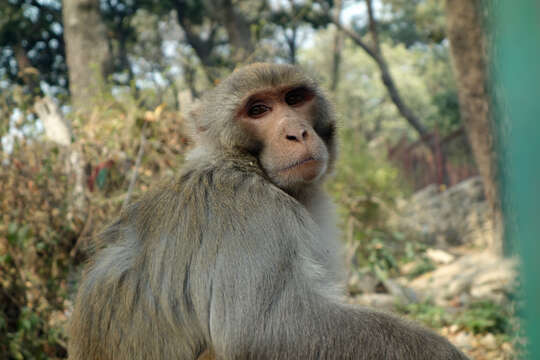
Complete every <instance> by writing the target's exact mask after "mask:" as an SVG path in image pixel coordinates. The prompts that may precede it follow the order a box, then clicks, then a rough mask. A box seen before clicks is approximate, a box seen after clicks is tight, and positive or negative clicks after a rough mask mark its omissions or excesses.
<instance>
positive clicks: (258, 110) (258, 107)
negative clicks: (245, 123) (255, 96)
mask: <svg viewBox="0 0 540 360" xmlns="http://www.w3.org/2000/svg"><path fill="white" fill-rule="evenodd" d="M269 110H270V107H269V106H266V105H264V104H254V105H252V106H250V108H249V109H248V111H247V114H248V116H249V117H251V118H258V117H261V116H262V115H263V114H264V113H265V112H267V111H269Z"/></svg>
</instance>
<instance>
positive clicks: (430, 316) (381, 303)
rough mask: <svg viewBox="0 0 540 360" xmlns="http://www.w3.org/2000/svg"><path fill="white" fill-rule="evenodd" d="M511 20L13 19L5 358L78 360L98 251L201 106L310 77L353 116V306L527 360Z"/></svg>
mask: <svg viewBox="0 0 540 360" xmlns="http://www.w3.org/2000/svg"><path fill="white" fill-rule="evenodd" d="M501 3H504V1H502V0H500V1H495V0H494V1H482V0H447V1H442V0H341V1H340V0H320V1H310V0H266V1H250V0H213V1H211V0H201V1H193V0H161V1H158V0H62V1H61V0H1V1H0V139H1V142H0V358H1V359H62V358H66V357H67V352H66V343H67V341H68V338H67V334H66V322H67V321H68V319H69V316H70V312H71V309H72V300H73V296H74V294H75V292H76V288H77V282H78V279H79V278H80V273H81V267H82V265H83V264H84V262H85V260H86V259H87V258H88V256H90V255H91V254H92V247H93V243H92V238H93V236H94V235H95V234H96V233H97V232H98V231H99V230H100V229H102V228H103V226H105V225H106V224H107V223H108V222H109V221H111V219H113V218H114V217H115V216H116V214H118V213H119V211H120V210H121V208H122V207H123V206H125V205H126V204H127V203H128V202H130V201H133V200H135V199H137V198H138V197H139V196H140V195H141V194H142V193H144V192H145V191H146V190H147V189H148V188H150V187H151V186H154V185H156V184H157V183H158V182H160V181H162V180H163V179H166V178H169V177H171V176H173V175H174V174H175V172H176V171H177V170H178V169H179V168H180V167H181V166H182V162H183V158H184V155H185V153H186V150H187V149H189V147H190V141H189V138H188V137H187V134H186V129H185V127H184V122H185V119H186V117H187V116H189V111H190V109H191V108H193V106H194V105H195V104H196V103H197V99H198V98H200V96H201V94H203V93H204V91H205V90H207V89H209V88H211V87H212V86H213V85H215V84H217V83H219V81H220V80H221V79H223V77H225V76H226V75H227V74H229V73H230V72H231V71H233V70H234V69H235V67H238V66H241V65H243V64H248V63H252V62H255V61H265V62H277V63H291V64H299V65H301V66H302V67H303V68H304V69H306V71H307V72H308V73H309V74H312V75H313V76H314V77H315V78H316V79H318V80H319V81H320V82H321V84H322V86H323V88H324V89H325V90H326V92H327V93H328V96H329V97H330V98H331V99H332V101H333V103H334V105H335V108H336V110H337V113H338V116H339V124H340V137H341V150H340V156H341V158H340V161H339V163H338V165H337V168H336V171H335V174H334V175H333V177H332V178H331V180H330V182H329V184H328V190H329V191H330V193H331V194H332V195H333V197H334V198H335V200H336V202H337V204H338V208H339V216H340V217H339V218H340V228H341V231H342V238H343V242H344V244H345V248H346V254H345V255H346V260H345V261H346V264H347V270H348V280H347V290H348V295H349V301H350V302H351V303H357V304H365V305H370V306H375V307H377V308H379V309H384V310H387V311H394V312H397V313H400V314H403V315H404V316H407V317H409V318H412V319H416V320H418V321H420V322H422V323H423V324H425V325H426V326H429V327H431V328H433V329H434V330H435V331H437V332H439V333H440V334H442V335H444V336H446V337H448V338H449V339H450V340H451V341H452V342H453V343H454V344H455V345H456V346H458V347H459V348H461V349H462V350H463V351H464V352H466V353H467V354H468V355H469V356H470V357H471V358H472V359H517V358H519V357H520V356H526V350H525V346H524V345H525V344H526V341H525V336H524V331H523V330H522V328H523V327H522V326H521V325H520V321H519V320H518V319H519V316H520V312H521V311H522V308H523V302H522V301H521V300H520V297H518V296H517V295H519V294H520V291H521V290H520V289H521V285H520V284H521V282H520V281H519V280H518V275H517V274H518V271H517V270H518V268H517V266H518V261H517V260H516V257H515V255H513V254H514V253H515V252H516V247H517V245H516V244H515V243H514V242H512V241H510V240H508V239H507V240H506V241H503V238H504V236H503V234H505V232H506V233H508V231H507V229H505V228H504V226H503V221H502V213H503V209H504V206H503V205H504V204H502V203H501V199H502V198H503V197H502V196H501V193H502V190H501V189H503V187H501V181H500V180H499V179H500V176H499V175H500V173H501V171H500V163H501V162H500V161H501V160H500V159H501V157H502V156H503V154H502V152H501V151H498V150H497V149H498V148H500V147H498V144H500V143H501V139H502V138H504V134H505V131H506V130H505V129H506V128H507V127H508V126H507V125H509V124H510V122H509V121H508V120H507V119H506V118H505V117H504V116H496V114H497V113H498V112H496V109H495V106H493V105H492V104H493V103H494V99H497V97H498V96H501V91H498V89H497V87H496V86H492V85H490V84H492V83H493V82H492V81H491V80H492V77H491V75H490V74H492V72H491V70H490V69H492V68H493V62H492V61H491V60H492V59H493V54H495V52H496V51H495V50H496V49H494V46H493V44H496V43H497V36H498V30H497V29H499V28H498V27H496V26H492V25H493V22H494V19H497V17H496V14H497V11H498V10H500V9H498V8H497V6H499V5H500V4H501ZM530 3H531V4H532V3H533V2H532V1H530ZM498 4H499V5H498ZM500 6H504V5H500ZM535 11H538V9H537V8H535ZM499 12H500V11H499ZM535 14H536V19H538V18H539V17H538V16H539V15H540V11H538V12H536V13H535ZM490 29H491V30H490ZM503 203H504V202H503Z"/></svg>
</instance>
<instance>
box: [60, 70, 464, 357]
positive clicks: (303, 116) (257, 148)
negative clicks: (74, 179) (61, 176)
mask: <svg viewBox="0 0 540 360" xmlns="http://www.w3.org/2000/svg"><path fill="white" fill-rule="evenodd" d="M191 121H192V128H193V138H194V143H195V145H194V148H193V150H191V152H190V153H189V155H188V156H187V160H186V163H185V164H184V166H183V168H182V170H181V171H180V172H179V173H178V175H177V176H176V178H175V179H174V180H173V181H172V182H170V183H168V184H167V185H165V186H162V187H159V188H157V189H155V190H154V191H150V192H149V193H147V194H146V195H145V196H143V197H142V198H141V199H140V200H139V201H137V202H135V203H133V204H132V205H130V206H129V207H128V208H127V209H126V210H125V211H123V212H122V214H120V216H119V218H118V219H117V220H116V221H115V222H114V223H113V224H112V225H110V226H109V227H108V228H107V229H106V230H104V231H103V233H102V234H101V235H100V239H101V241H102V242H103V243H105V244H106V246H105V247H104V248H103V249H102V250H100V251H99V252H98V253H97V254H96V255H95V256H94V258H93V260H92V261H91V262H90V263H89V264H88V266H87V269H86V270H85V274H84V276H83V280H82V281H81V283H80V285H79V291H78V295H77V299H76V303H75V307H74V311H73V315H72V319H71V326H70V342H69V356H70V359H73V360H83V359H84V360H128V359H129V360H134V359H141V360H142V359H144V360H156V359H163V360H166V359H167V360H168V359H181V360H183V359H197V358H198V357H199V356H205V358H216V359H259V360H261V359H366V360H367V359H370V360H377V359H380V360H392V359H395V360H407V359H425V360H433V359H440V360H444V359H466V357H465V356H464V355H463V354H462V353H461V352H460V351H458V350H457V349H456V348H454V347H453V346H452V345H451V344H450V343H449V342H448V341H447V340H445V339H444V338H442V337H440V336H438V335H436V334H435V333H433V332H431V331H428V330H425V329H423V328H422V327H420V326H418V325H415V324H411V323H409V322H406V321H403V320H401V319H399V318H397V317H394V316H391V315H388V314H385V313H381V312H377V311H374V310H371V309H367V308H361V307H356V306H352V305H347V304H345V303H344V302H343V300H342V299H343V289H342V287H341V286H340V285H339V283H340V280H341V279H342V275H341V268H340V261H339V256H340V252H339V249H338V246H337V244H336V243H337V240H336V238H337V232H336V229H335V225H334V215H333V207H332V204H331V202H330V200H329V199H328V197H327V195H326V194H325V193H324V191H323V189H322V183H323V181H324V179H325V178H326V177H327V175H328V174H329V173H330V172H331V171H332V168H333V167H334V163H335V160H336V146H337V139H336V121H335V116H334V113H333V111H332V107H331V106H330V104H329V102H328V101H327V99H326V98H325V96H324V94H323V92H322V90H321V89H320V88H319V87H318V86H317V84H316V83H315V82H314V81H313V80H312V79H311V78H310V77H308V76H307V75H305V74H304V73H303V72H302V71H301V70H300V69H299V68H297V67H295V66H291V65H270V64H253V65H250V66H247V67H244V68H242V69H240V70H237V71H235V72H233V73H232V74H231V75H230V76H229V77H228V78H227V79H225V80H223V82H221V83H220V84H219V85H218V86H217V87H216V88H215V89H213V90H212V91H210V92H209V93H208V94H206V96H205V97H204V98H203V100H202V102H201V104H200V107H199V108H198V109H196V110H195V111H194V112H193V114H192V119H191Z"/></svg>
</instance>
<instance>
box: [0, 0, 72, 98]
mask: <svg viewBox="0 0 540 360" xmlns="http://www.w3.org/2000/svg"><path fill="white" fill-rule="evenodd" d="M4 76H5V77H6V78H7V79H9V80H10V81H13V82H15V83H18V84H27V85H29V89H28V90H29V91H36V92H39V80H44V81H47V82H48V83H49V84H50V85H59V86H67V81H68V80H67V67H66V64H65V51H64V38H63V28H62V8H61V1H60V0H50V1H30V0H5V1H2V2H0V79H1V78H2V77H4Z"/></svg>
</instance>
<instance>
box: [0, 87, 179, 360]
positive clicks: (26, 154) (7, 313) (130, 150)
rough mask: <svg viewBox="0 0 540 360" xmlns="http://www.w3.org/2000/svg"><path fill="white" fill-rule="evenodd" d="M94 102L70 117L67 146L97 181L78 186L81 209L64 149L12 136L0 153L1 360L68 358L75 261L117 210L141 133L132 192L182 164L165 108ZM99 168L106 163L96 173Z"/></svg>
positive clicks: (174, 121)
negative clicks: (71, 140) (84, 207)
mask: <svg viewBox="0 0 540 360" xmlns="http://www.w3.org/2000/svg"><path fill="white" fill-rule="evenodd" d="M151 95H152V94H146V96H148V97H149V98H152V96H151ZM141 96H143V99H145V98H144V96H145V94H144V93H143V94H141ZM141 101H143V100H141ZM96 104H97V105H96V107H95V108H94V111H93V112H91V113H90V114H89V115H88V118H84V119H83V118H77V119H72V120H73V125H74V132H75V137H76V139H77V142H76V144H75V145H73V146H77V147H79V148H81V149H82V150H83V153H84V156H85V160H86V164H85V166H86V169H87V170H88V172H89V174H90V175H91V176H90V177H89V180H92V179H93V181H94V184H95V186H94V187H93V190H91V189H90V188H89V187H87V188H86V190H85V191H86V197H87V200H88V215H87V214H82V213H80V212H77V210H75V209H73V208H72V207H71V206H70V200H71V198H70V192H71V188H72V187H73V180H74V179H72V178H71V177H69V176H67V172H66V168H65V164H66V160H67V159H66V149H62V148H59V147H57V146H54V145H51V144H48V143H47V142H44V141H42V139H40V138H39V136H37V137H36V136H35V135H34V137H33V138H31V139H26V138H22V139H17V138H16V139H15V141H14V145H13V149H12V150H11V152H7V151H3V152H0V155H1V157H0V160H1V161H2V165H0V214H1V215H0V216H1V218H0V279H1V280H0V358H2V359H23V358H24V359H49V358H63V357H65V356H66V333H65V325H66V320H67V316H68V314H69V311H70V307H71V300H72V297H73V293H74V291H75V282H76V278H77V276H78V275H77V273H78V269H79V265H80V263H81V262H82V261H83V259H84V258H85V257H86V255H87V254H88V253H87V248H88V247H91V246H93V245H94V244H92V243H91V241H90V240H89V239H90V238H92V236H93V234H95V232H96V231H99V230H100V229H101V228H102V227H103V226H104V224H105V223H106V222H108V221H110V220H111V218H112V217H113V214H116V213H118V212H119V210H120V207H121V205H122V202H123V200H124V199H125V196H126V190H127V188H128V181H129V178H130V177H131V175H132V174H133V170H134V164H135V159H136V156H137V153H138V150H139V146H140V144H141V140H140V139H141V136H140V135H141V132H142V131H144V134H145V137H146V138H147V141H146V145H145V148H144V152H143V155H144V156H143V158H142V161H141V165H140V167H139V169H138V177H137V182H136V187H135V191H134V194H133V195H132V196H133V197H137V196H138V194H139V193H140V192H141V191H145V190H146V189H147V188H148V187H149V186H151V184H154V183H155V182H157V181H158V180H159V179H160V178H163V177H167V176H170V174H171V172H172V170H171V169H175V168H177V167H178V166H179V164H180V163H181V162H182V154H183V153H184V152H185V148H186V145H187V142H186V139H185V136H184V130H183V121H182V118H181V117H180V116H179V115H178V114H177V113H175V112H171V111H170V110H169V109H168V108H167V106H165V105H161V106H158V107H157V108H155V109H151V110H148V109H145V108H143V107H141V106H140V103H139V102H137V101H135V99H133V98H132V97H130V96H129V95H128V94H126V95H125V96H122V95H119V97H118V98H113V97H111V96H110V95H103V96H102V97H100V98H98V99H97V101H96ZM0 109H1V107H0ZM103 164H111V166H110V167H105V168H102V169H101V170H100V171H95V170H99V168H100V165H103ZM104 170H106V171H104ZM94 175H95V178H93V177H92V176H94Z"/></svg>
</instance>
